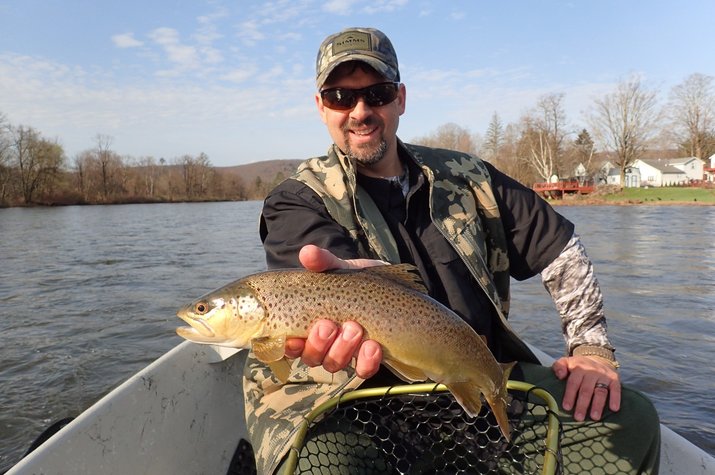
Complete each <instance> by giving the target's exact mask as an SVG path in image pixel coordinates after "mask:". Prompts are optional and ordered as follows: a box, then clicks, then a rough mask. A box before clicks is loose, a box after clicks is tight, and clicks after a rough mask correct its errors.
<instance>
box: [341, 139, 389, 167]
mask: <svg viewBox="0 0 715 475" xmlns="http://www.w3.org/2000/svg"><path fill="white" fill-rule="evenodd" d="M386 152H387V142H386V141H385V139H382V140H380V143H379V144H378V145H377V147H360V148H358V149H356V150H354V149H353V148H352V147H351V146H350V143H349V142H348V145H347V151H346V152H345V154H346V155H347V156H348V158H350V159H351V160H355V161H356V162H357V163H359V164H360V165H363V166H370V165H374V164H376V163H377V162H379V161H380V160H382V159H383V158H384V157H385V153H386Z"/></svg>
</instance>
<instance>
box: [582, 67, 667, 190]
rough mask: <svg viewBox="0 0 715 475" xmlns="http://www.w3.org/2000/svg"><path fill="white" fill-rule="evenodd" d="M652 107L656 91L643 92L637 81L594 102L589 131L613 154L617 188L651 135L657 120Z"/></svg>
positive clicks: (635, 78)
mask: <svg viewBox="0 0 715 475" xmlns="http://www.w3.org/2000/svg"><path fill="white" fill-rule="evenodd" d="M656 106H657V94H656V91H651V90H648V89H646V88H645V87H644V86H643V85H642V84H641V81H640V78H638V77H632V78H630V79H628V80H625V81H621V82H620V83H619V84H618V86H617V87H616V90H615V91H614V92H612V93H611V94H608V95H606V97H604V98H602V99H596V101H595V105H594V110H593V112H592V114H591V116H590V122H591V128H592V129H593V130H594V132H595V134H596V137H597V138H598V140H599V141H600V142H601V144H602V146H603V148H604V149H605V150H608V151H611V152H613V153H614V155H615V157H616V158H615V162H616V163H615V165H616V166H617V167H618V168H619V169H620V172H621V186H623V184H624V183H625V179H626V169H627V168H628V167H630V166H631V165H633V162H635V160H637V159H638V158H640V157H641V155H642V154H643V152H644V151H645V149H646V146H647V145H648V141H649V140H650V139H651V138H652V137H653V135H654V133H655V130H656V128H655V126H656V124H657V122H658V120H659V117H660V115H659V113H658V112H657V110H656Z"/></svg>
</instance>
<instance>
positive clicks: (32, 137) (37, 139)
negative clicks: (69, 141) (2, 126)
mask: <svg viewBox="0 0 715 475" xmlns="http://www.w3.org/2000/svg"><path fill="white" fill-rule="evenodd" d="M10 151H11V164H12V165H13V166H14V167H15V168H16V170H17V176H18V187H19V191H20V194H21V196H22V199H23V201H24V202H25V203H26V204H29V203H32V202H33V200H34V198H35V197H36V194H37V192H38V191H40V190H42V189H43V188H50V187H52V186H53V185H54V180H56V179H57V176H58V174H59V171H60V168H61V167H62V164H63V160H64V151H63V150H62V147H61V146H60V145H59V144H58V143H57V142H56V141H55V142H51V141H49V140H47V139H43V138H42V137H41V136H40V133H39V132H37V131H36V130H35V129H33V128H32V127H24V126H19V127H13V128H12V143H11V150H10ZM13 162H14V163H13Z"/></svg>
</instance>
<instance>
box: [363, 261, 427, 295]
mask: <svg viewBox="0 0 715 475" xmlns="http://www.w3.org/2000/svg"><path fill="white" fill-rule="evenodd" d="M363 272H368V273H370V274H373V275H378V276H380V277H382V278H383V279H387V280H391V281H392V282H396V283H398V284H400V285H404V286H405V287H407V288H410V289H412V290H416V291H417V292H421V293H423V294H426V293H427V288H426V287H425V284H424V282H422V276H421V275H420V271H419V270H417V267H415V266H413V265H412V264H390V265H386V266H373V267H366V268H365V269H364V270H363Z"/></svg>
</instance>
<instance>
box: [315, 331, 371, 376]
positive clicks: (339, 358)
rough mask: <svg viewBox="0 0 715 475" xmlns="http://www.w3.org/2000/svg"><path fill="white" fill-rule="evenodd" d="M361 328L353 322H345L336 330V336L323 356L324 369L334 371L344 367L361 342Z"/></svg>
mask: <svg viewBox="0 0 715 475" xmlns="http://www.w3.org/2000/svg"><path fill="white" fill-rule="evenodd" d="M362 335H363V329H362V327H361V326H360V325H358V324H357V323H355V322H345V323H344V324H343V326H342V327H341V328H340V329H339V331H338V337H337V338H336V339H335V342H334V343H333V345H332V346H331V347H330V348H329V349H328V352H327V353H326V355H325V358H323V367H324V368H325V370H326V371H329V372H331V373H335V372H336V371H340V370H341V369H343V368H345V367H346V366H347V365H348V364H350V361H352V359H353V355H354V354H355V353H357V352H358V348H360V344H361V343H362Z"/></svg>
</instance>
